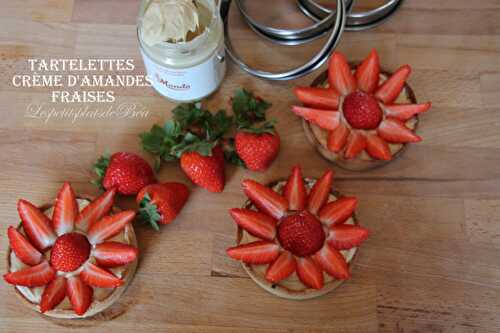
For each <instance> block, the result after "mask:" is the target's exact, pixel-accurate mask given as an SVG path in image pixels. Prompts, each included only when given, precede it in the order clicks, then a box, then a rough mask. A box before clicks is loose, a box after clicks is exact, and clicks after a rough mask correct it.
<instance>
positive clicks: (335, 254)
mask: <svg viewBox="0 0 500 333" xmlns="http://www.w3.org/2000/svg"><path fill="white" fill-rule="evenodd" d="M313 260H314V261H315V262H316V264H318V265H319V266H320V267H321V268H322V269H323V270H324V271H325V272H327V273H328V275H330V276H332V277H334V278H335V279H338V280H346V279H348V278H350V276H351V274H350V273H349V267H348V266H347V262H346V261H345V258H344V256H343V255H342V254H341V253H340V252H339V251H337V250H336V249H334V248H332V247H331V246H330V245H328V243H327V244H325V245H324V246H323V248H322V249H321V250H320V251H318V253H316V254H315V255H314V256H313Z"/></svg>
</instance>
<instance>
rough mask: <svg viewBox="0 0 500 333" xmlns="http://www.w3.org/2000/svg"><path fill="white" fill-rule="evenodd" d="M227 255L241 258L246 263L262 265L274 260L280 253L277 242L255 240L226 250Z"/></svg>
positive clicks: (237, 258)
mask: <svg viewBox="0 0 500 333" xmlns="http://www.w3.org/2000/svg"><path fill="white" fill-rule="evenodd" d="M226 253H227V255H228V256H230V257H231V258H233V259H236V260H241V261H243V262H245V263H247V264H253V265H262V264H269V263H271V262H273V261H274V260H276V258H278V256H279V254H280V247H279V245H278V244H276V243H273V242H268V241H256V242H253V243H247V244H243V245H239V246H235V247H230V248H229V249H227V250H226Z"/></svg>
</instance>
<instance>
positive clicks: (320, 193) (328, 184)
mask: <svg viewBox="0 0 500 333" xmlns="http://www.w3.org/2000/svg"><path fill="white" fill-rule="evenodd" d="M332 183H333V171H331V170H327V171H326V172H325V173H324V174H323V176H321V178H320V179H318V180H317V181H316V183H314V186H313V188H312V189H311V192H310V193H309V198H308V202H307V210H308V211H309V212H311V213H312V214H314V215H316V214H317V213H318V212H319V210H320V209H321V207H323V205H324V204H325V203H326V201H327V200H328V196H329V195H330V191H331V189H332Z"/></svg>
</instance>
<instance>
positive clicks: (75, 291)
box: [66, 275, 94, 316]
mask: <svg viewBox="0 0 500 333" xmlns="http://www.w3.org/2000/svg"><path fill="white" fill-rule="evenodd" d="M66 294H67V295H68V297H69V300H70V302H71V305H72V307H73V311H75V313H76V314H77V315H79V316H81V315H83V314H84V313H85V312H87V309H88V308H89V306H90V304H91V303H92V296H93V294H94V290H93V289H92V288H91V287H89V286H88V285H86V284H85V283H83V281H82V280H81V279H80V277H79V276H78V275H75V276H72V277H69V278H68V279H67V282H66Z"/></svg>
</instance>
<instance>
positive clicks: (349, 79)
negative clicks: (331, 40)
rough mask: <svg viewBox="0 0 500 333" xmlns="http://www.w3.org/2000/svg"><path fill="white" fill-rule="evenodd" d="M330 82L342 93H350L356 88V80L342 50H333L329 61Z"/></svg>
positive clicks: (331, 85)
mask: <svg viewBox="0 0 500 333" xmlns="http://www.w3.org/2000/svg"><path fill="white" fill-rule="evenodd" d="M328 82H329V84H330V87H332V88H335V89H336V90H337V91H338V92H339V93H340V94H342V95H344V96H345V95H348V94H350V93H352V92H354V91H355V90H356V80H355V79H354V76H353V75H352V72H351V68H350V67H349V64H348V63H347V60H346V58H345V57H344V55H343V54H342V53H340V52H333V54H332V56H331V57H330V61H329V63H328Z"/></svg>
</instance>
